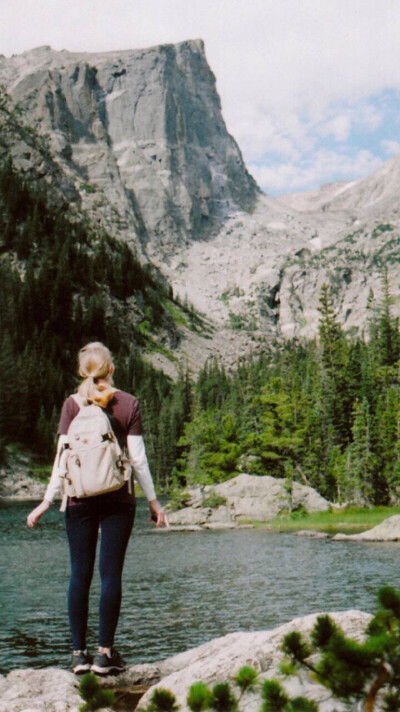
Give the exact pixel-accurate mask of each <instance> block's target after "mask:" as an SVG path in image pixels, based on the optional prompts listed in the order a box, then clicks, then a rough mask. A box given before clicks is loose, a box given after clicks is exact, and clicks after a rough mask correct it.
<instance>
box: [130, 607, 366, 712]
mask: <svg viewBox="0 0 400 712" xmlns="http://www.w3.org/2000/svg"><path fill="white" fill-rule="evenodd" d="M317 615H320V614H313V615H309V616H305V617H304V618H296V619H294V620H293V621H291V622H290V623H286V624H284V625H282V626H279V627H278V628H275V629H274V630H269V631H268V630H267V631H256V632H241V633H231V634H229V635H225V636H224V637H222V638H216V639H215V640H212V641H210V642H209V643H205V644H204V645H200V646H199V647H197V648H193V649H192V650H188V651H186V652H184V653H180V654H179V655H174V656H173V657H172V658H168V659H167V660H165V661H164V662H162V663H160V672H161V677H162V679H161V680H160V682H158V683H157V684H156V685H154V686H152V687H151V688H150V689H149V690H148V691H147V692H146V694H145V695H144V697H143V698H142V700H141V706H143V707H145V706H146V704H148V702H149V700H150V698H151V695H152V693H153V691H154V689H155V687H162V688H166V689H168V690H171V692H173V693H174V694H175V695H176V697H177V700H178V703H179V704H180V705H181V707H180V712H188V710H189V708H188V707H187V705H186V696H187V693H188V690H189V688H190V686H191V685H192V684H193V683H194V682H198V681H199V680H203V681H204V682H205V683H207V684H209V685H214V684H216V683H217V682H223V681H228V682H232V680H231V678H232V676H233V675H235V674H236V673H237V672H238V670H239V669H240V667H241V666H242V665H252V666H253V667H255V668H256V669H257V670H258V671H259V673H260V679H261V681H262V680H264V679H267V678H276V677H280V674H279V668H278V666H279V663H280V662H281V660H282V657H283V653H282V651H281V644H282V639H283V637H284V636H285V635H286V634H287V633H289V632H291V631H300V632H301V633H302V634H304V635H306V636H307V635H309V633H310V631H311V629H312V627H313V625H314V623H315V620H316V618H317ZM330 615H331V616H332V617H333V618H334V619H335V621H336V623H337V624H338V625H339V626H340V627H341V628H342V629H343V631H344V632H345V634H346V635H349V636H351V637H352V638H355V639H358V640H359V639H361V638H362V633H363V631H364V629H365V627H366V625H367V623H368V622H369V620H370V618H371V616H370V615H369V614H367V613H363V612H361V611H356V610H353V611H346V612H342V613H331V614H330ZM283 684H284V687H285V688H286V690H287V692H288V693H289V694H291V695H293V696H297V695H302V696H304V697H306V698H307V699H314V700H315V701H316V702H317V703H318V704H319V709H320V712H334V711H336V712H341V710H343V711H344V710H345V709H347V708H346V706H345V705H341V704H340V703H338V701H337V700H332V698H331V695H330V693H329V691H328V690H326V689H325V688H323V687H321V686H320V685H317V684H316V683H315V682H314V681H313V680H312V679H311V678H310V677H309V675H308V674H307V673H303V672H302V673H301V674H300V676H294V677H292V678H287V680H286V681H285V682H284V683H283ZM260 702H261V698H260V694H259V693H258V694H246V703H245V706H242V707H241V709H245V710H246V712H258V710H259V709H260Z"/></svg>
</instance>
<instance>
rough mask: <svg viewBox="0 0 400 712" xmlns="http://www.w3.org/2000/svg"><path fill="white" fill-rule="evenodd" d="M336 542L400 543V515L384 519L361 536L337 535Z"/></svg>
mask: <svg viewBox="0 0 400 712" xmlns="http://www.w3.org/2000/svg"><path fill="white" fill-rule="evenodd" d="M333 539H334V540H335V541H400V514H395V515H394V516H393V517H388V518H387V519H384V520H383V522H381V523H380V524H377V526H376V527H373V529H368V531H366V532H361V534H336V535H335V536H334V537H333Z"/></svg>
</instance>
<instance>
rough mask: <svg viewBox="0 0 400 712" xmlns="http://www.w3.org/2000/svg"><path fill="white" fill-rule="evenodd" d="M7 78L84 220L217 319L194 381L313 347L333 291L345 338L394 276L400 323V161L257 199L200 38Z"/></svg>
mask: <svg viewBox="0 0 400 712" xmlns="http://www.w3.org/2000/svg"><path fill="white" fill-rule="evenodd" d="M0 81H2V82H3V83H5V84H6V86H7V88H8V91H9V92H10V94H11V95H12V99H13V101H14V102H15V103H16V105H18V106H19V107H22V108H20V110H22V111H23V112H24V115H25V119H26V121H29V122H33V123H34V125H35V127H36V128H37V129H38V130H39V131H40V132H41V133H42V135H43V137H44V139H46V138H48V140H49V141H50V142H51V145H52V152H51V160H52V162H53V163H52V165H53V166H54V170H58V171H59V173H60V175H62V176H64V179H65V181H67V183H68V185H69V186H70V190H72V191H74V195H72V193H71V194H68V195H69V198H68V200H69V202H70V203H71V204H74V205H75V209H76V211H77V212H82V211H85V212H86V214H87V215H88V217H89V219H90V221H92V223H93V224H95V225H97V226H100V227H106V228H107V230H109V231H110V232H111V234H113V235H114V236H115V237H117V238H118V239H122V240H124V241H127V242H128V243H129V244H130V245H131V246H132V247H133V248H134V249H135V250H137V253H138V255H139V257H140V259H141V260H142V262H147V261H150V262H151V263H152V264H154V265H156V266H157V268H158V270H159V271H160V272H161V273H162V274H163V275H164V276H165V277H166V278H167V280H168V282H169V283H170V284H171V285H172V287H173V291H174V294H177V295H179V296H180V298H181V300H182V302H185V301H186V300H187V301H188V302H189V303H191V304H193V305H194V307H195V309H197V310H200V311H201V312H203V313H204V314H206V315H207V317H208V318H210V319H211V320H212V322H213V324H214V325H215V327H216V328H215V329H214V332H213V333H210V334H208V337H209V338H206V339H204V335H203V336H201V335H199V334H198V333H196V332H195V331H191V332H190V333H189V332H185V335H184V337H183V339H182V341H181V344H180V346H179V349H180V358H181V359H183V361H184V362H188V363H189V364H190V365H191V367H192V368H193V369H197V368H198V367H200V366H201V365H202V363H203V362H204V360H205V359H206V358H208V357H209V356H217V357H218V358H220V359H222V360H223V361H224V362H225V363H226V364H227V365H233V364H235V363H237V361H238V360H239V359H240V358H242V357H243V356H245V355H246V354H247V353H248V352H249V351H252V350H254V349H258V350H262V349H263V348H264V340H267V341H270V340H271V339H274V338H276V337H280V336H283V337H290V336H293V335H295V336H304V337H311V336H313V335H314V334H315V332H316V329H317V325H318V318H319V314H318V301H319V294H320V289H321V285H322V284H323V283H324V282H326V281H327V282H329V283H331V285H332V289H333V293H334V297H335V304H336V307H337V309H338V311H339V316H340V318H341V320H342V322H343V323H344V324H345V327H346V328H349V329H359V328H362V327H363V323H364V321H365V318H366V311H365V307H366V303H367V299H368V295H369V293H370V290H371V289H373V291H374V292H375V294H376V295H377V299H378V300H379V292H380V280H381V271H382V265H384V264H386V265H387V266H388V267H389V278H390V282H391V284H392V285H393V292H394V297H395V298H394V305H393V309H394V312H395V313H398V314H400V301H399V300H398V299H397V290H398V288H400V268H399V264H398V260H397V251H398V244H397V239H398V238H397V235H398V231H399V227H400V216H399V208H398V193H399V187H400V158H395V159H393V160H392V161H390V162H388V163H387V164H385V165H384V166H382V167H381V168H380V169H379V170H378V171H376V172H375V173H374V174H373V175H372V176H369V177H367V178H364V179H362V180H359V181H353V182H352V183H349V184H346V183H340V184H331V185H328V186H323V187H322V188H321V189H320V190H319V191H313V192H312V193H308V194H298V195H294V196H286V197H285V196H284V197H283V198H280V199H279V200H277V199H272V198H270V197H268V196H266V195H264V194H262V192H261V191H260V190H259V188H258V187H257V185H256V184H255V182H254V180H253V179H252V178H251V176H250V175H249V174H248V172H247V170H246V167H245V165H244V163H243V159H242V157H241V154H240V150H239V148H238V147H237V145H236V143H235V141H234V140H233V138H232V137H231V136H229V134H228V133H227V131H226V127H225V124H224V121H223V118H222V114H221V105H220V100H219V97H218V94H217V91H216V85H215V78H214V75H213V74H212V72H211V70H210V68H209V67H208V64H207V61H206V57H205V52H204V45H203V43H202V42H201V41H200V40H194V41H188V42H183V43H180V44H178V45H164V46H161V47H153V48H149V49H146V50H132V51H124V52H108V53H98V54H85V53H70V52H66V51H63V52H54V51H53V50H51V49H50V48H49V47H42V48H38V49H36V50H32V51H30V52H26V53H24V54H23V55H20V56H15V57H12V58H10V59H6V58H4V57H3V58H0ZM17 153H18V151H17ZM20 153H21V152H20ZM22 153H23V152H22ZM24 161H25V167H26V170H29V163H30V159H29V158H24V156H22V159H21V162H22V163H23V162H24ZM46 170H47V169H46ZM49 170H50V169H49ZM51 170H53V168H52V169H51ZM44 179H45V180H46V176H45V177H44ZM157 365H162V359H161V360H159V361H158V363H157ZM164 365H165V364H164Z"/></svg>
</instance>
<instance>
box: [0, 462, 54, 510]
mask: <svg viewBox="0 0 400 712" xmlns="http://www.w3.org/2000/svg"><path fill="white" fill-rule="evenodd" d="M33 465H34V460H33V457H32V456H31V455H30V454H28V453H26V452H24V451H23V450H20V451H17V452H13V451H8V452H7V455H6V462H5V463H4V464H3V465H2V466H1V467H0V497H12V498H13V499H37V500H40V499H42V497H43V495H44V492H45V489H46V484H45V483H44V482H40V481H39V480H36V479H34V478H33V477H30V476H29V470H30V469H31V468H32V467H33Z"/></svg>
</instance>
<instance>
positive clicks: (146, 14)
mask: <svg viewBox="0 0 400 712" xmlns="http://www.w3.org/2000/svg"><path fill="white" fill-rule="evenodd" d="M399 26H400V2H398V0H385V2H378V1H377V0H346V2H344V0H329V2H315V0H301V2H299V1H298V0H279V2H277V0H251V2H248V0H190V2H188V0H83V1H82V0H47V2H42V3H41V2H38V1H37V0H12V2H3V3H1V6H0V47H1V51H2V52H3V53H5V54H6V55H9V54H11V53H17V52H22V51H24V50H26V49H29V48H32V47H34V46H38V45H41V44H50V45H52V46H53V47H54V48H55V49H64V48H66V49H71V50H80V51H83V50H85V51H89V52H90V51H106V50H112V49H113V50H114V49H128V48H139V47H147V46H151V45H155V44H160V43H170V42H179V41H182V40H185V39H188V38H197V37H202V38H203V39H204V40H205V43H206V53H207V57H208V60H209V63H210V65H211V67H212V69H213V71H214V73H215V75H216V78H217V87H218V91H219V93H220V95H221V100H222V107H223V113H224V118H225V120H226V122H227V126H228V129H229V131H230V132H231V133H232V134H233V136H234V137H235V138H236V139H237V140H238V142H239V145H240V147H241V149H242V151H243V154H244V157H245V160H247V161H249V162H250V163H251V164H252V165H253V166H256V168H257V171H258V173H259V175H263V176H264V184H268V185H271V184H272V176H271V175H270V173H269V172H270V170H271V165H274V166H276V168H274V175H276V177H277V184H276V186H275V190H277V189H278V184H279V185H280V186H281V189H282V190H284V189H285V186H284V176H286V177H287V181H288V182H287V188H290V189H291V187H292V186H293V185H295V184H300V183H301V184H302V185H305V182H304V181H305V180H306V175H309V178H310V181H313V180H314V178H315V177H316V176H317V175H321V176H322V175H323V176H325V177H326V178H327V179H328V180H329V179H330V178H331V179H335V177H336V174H332V175H331V176H330V177H329V175H328V173H327V171H326V170H322V167H320V168H318V166H319V158H318V156H320V155H321V153H320V152H321V151H322V150H325V151H328V152H329V151H331V152H332V155H337V156H342V158H341V160H340V161H339V160H338V161H337V162H336V161H332V162H331V164H330V165H331V166H332V170H335V166H336V169H337V170H338V171H339V167H340V166H341V170H342V169H344V166H345V163H344V162H343V161H344V158H343V156H345V155H348V156H354V155H357V156H359V157H360V156H362V153H361V151H362V150H364V149H365V146H367V145H368V143H369V140H368V139H369V133H368V132H370V133H372V132H378V131H379V130H380V127H382V126H383V125H384V126H385V127H386V129H387V130H388V133H387V134H386V135H383V133H382V135H380V136H379V141H378V139H376V140H375V139H374V141H375V143H374V148H373V150H371V151H370V153H371V156H373V154H375V158H371V159H370V160H362V159H359V160H357V161H356V163H355V166H358V167H359V168H360V170H362V169H363V168H365V169H366V170H368V166H369V165H372V164H373V163H374V161H376V160H379V157H384V156H386V155H388V152H389V154H390V151H389V149H388V146H389V144H391V145H392V144H393V141H395V140H396V137H397V136H398V132H397V134H396V133H395V132H394V129H393V131H392V133H390V132H389V122H386V124H385V122H384V121H383V119H382V111H383V109H382V106H381V105H380V103H379V101H377V100H376V97H378V96H380V95H382V96H383V94H384V92H387V91H391V90H394V89H397V90H400V73H399V72H398V67H399V66H400V43H399V41H398V27H399ZM371 97H375V99H374V100H372V99H371ZM392 108H393V107H392ZM392 128H393V127H392ZM391 130H392V129H391ZM397 131H398V127H397ZM382 132H383V129H382ZM357 135H358V136H359V137H364V139H363V140H364V143H365V146H361V145H357V141H359V143H360V142H361V138H359V139H357ZM385 141H386V143H385ZM339 144H340V145H341V146H342V149H343V151H342V152H340V151H339V152H337V148H338V145H339ZM335 151H336V153H335ZM313 153H314V154H315V155H314V157H313V158H312V156H311V154H313ZM305 166H306V167H305ZM311 166H314V168H313V169H312V168H311ZM346 170H347V169H346ZM360 175H362V173H360ZM268 176H269V177H268ZM267 177H268V179H267ZM325 177H324V180H325Z"/></svg>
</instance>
